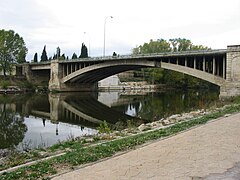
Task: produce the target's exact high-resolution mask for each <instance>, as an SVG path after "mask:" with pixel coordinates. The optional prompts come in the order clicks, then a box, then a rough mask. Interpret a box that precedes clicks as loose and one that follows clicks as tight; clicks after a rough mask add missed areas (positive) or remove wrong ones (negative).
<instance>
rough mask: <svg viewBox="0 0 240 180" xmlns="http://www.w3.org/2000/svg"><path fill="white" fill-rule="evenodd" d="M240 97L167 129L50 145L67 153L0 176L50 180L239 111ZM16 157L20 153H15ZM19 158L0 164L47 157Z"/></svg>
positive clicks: (33, 153) (56, 150)
mask: <svg viewBox="0 0 240 180" xmlns="http://www.w3.org/2000/svg"><path fill="white" fill-rule="evenodd" d="M239 100H240V99H239V98H236V99H235V101H234V105H228V106H225V107H224V108H218V109H217V110H215V111H213V112H212V113H210V114H207V115H204V116H201V117H198V118H194V119H191V120H188V121H183V122H180V123H177V124H174V125H171V126H169V127H166V128H162V129H157V130H151V131H146V132H143V133H140V134H136V135H132V136H128V137H121V138H119V139H115V140H111V141H106V142H102V141H100V139H99V137H93V138H92V139H91V140H90V139H77V140H71V141H67V142H64V143H59V144H57V145H54V146H52V147H51V148H48V149H47V150H45V151H49V152H52V153H56V152H60V150H61V152H63V151H64V152H66V153H65V154H64V155H61V156H59V157H53V158H51V159H48V160H45V161H42V162H38V163H36V164H34V165H30V166H25V167H21V168H19V169H17V170H15V171H12V172H6V173H3V174H2V175H1V176H0V179H37V178H40V179H48V177H49V176H52V175H54V174H56V173H59V172H61V171H62V170H66V169H74V168H75V167H76V166H79V165H82V164H85V163H89V162H94V161H97V160H99V159H103V158H106V157H111V156H113V155H114V154H116V153H117V152H121V151H126V150H129V149H134V148H135V147H136V146H138V145H142V144H144V143H146V142H149V141H152V140H156V139H161V138H165V137H169V136H172V135H175V134H177V133H180V132H183V131H185V130H187V129H189V128H192V127H195V126H198V125H201V124H205V123H206V122H208V121H210V120H213V119H216V118H219V117H222V116H224V115H225V114H232V113H235V112H239V111H240V101H239ZM105 136H106V138H105V139H111V137H110V136H109V135H108V134H106V135H105ZM16 157H17V156H16ZM16 157H12V160H11V161H10V162H11V163H12V164H8V165H5V167H4V166H2V167H0V168H1V169H5V168H7V167H10V166H14V165H17V164H21V163H23V162H25V161H26V159H28V160H29V159H32V160H33V159H39V158H42V157H45V156H44V154H41V153H38V152H37V151H33V152H31V153H28V154H23V155H22V156H18V159H17V161H16Z"/></svg>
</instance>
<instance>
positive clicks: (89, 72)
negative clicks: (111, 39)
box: [62, 61, 225, 86]
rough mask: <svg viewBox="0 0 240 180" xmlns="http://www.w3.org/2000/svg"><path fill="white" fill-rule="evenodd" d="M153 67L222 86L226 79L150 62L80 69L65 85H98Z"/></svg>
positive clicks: (189, 69)
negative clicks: (101, 82)
mask: <svg viewBox="0 0 240 180" xmlns="http://www.w3.org/2000/svg"><path fill="white" fill-rule="evenodd" d="M153 67H161V68H163V69H168V70H172V71H176V72H180V73H184V74H188V75H190V76H193V77H196V78H199V79H202V80H205V81H208V82H210V83H212V84H215V85H218V86H221V85H222V84H223V83H224V81H225V79H223V78H222V77H220V76H216V75H213V74H210V73H207V72H204V71H201V70H197V69H194V68H190V67H185V66H181V65H176V64H171V63H164V62H161V63H159V62H154V61H149V62H148V63H144V64H141V63H139V65H136V64H123V63H122V64H115V65H102V66H99V65H96V66H95V65H93V66H92V67H86V68H83V69H80V70H78V71H76V72H73V73H71V74H69V75H68V76H66V77H64V78H63V80H62V81H63V83H81V84H88V83H90V84H91V83H96V82H98V81H100V80H102V79H105V78H107V77H109V76H112V75H115V74H119V73H121V72H125V71H130V70H137V69H141V68H153Z"/></svg>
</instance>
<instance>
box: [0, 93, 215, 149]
mask: <svg viewBox="0 0 240 180" xmlns="http://www.w3.org/2000/svg"><path fill="white" fill-rule="evenodd" d="M218 94H219V92H212V91H196V90H188V91H177V90H168V91H166V92H143V91H129V92H120V91H119V92H91V93H90V92H89V93H87V92H86V93H85V92H84V93H83V92H82V93H59V94H24V95H23V94H21V95H0V149H12V148H13V149H17V150H20V151H23V150H29V149H32V148H41V147H47V146H51V145H53V144H55V143H57V142H59V141H64V140H67V139H72V138H74V137H77V136H85V135H93V134H96V133H97V127H99V125H100V124H101V123H102V122H103V121H106V122H107V123H108V124H109V126H110V127H111V128H112V129H116V130H121V129H123V128H126V127H127V126H129V124H131V125H134V126H138V125H140V124H142V123H144V122H151V121H155V120H159V119H161V118H164V117H167V116H170V115H173V114H178V113H183V112H189V111H192V110H196V109H206V108H208V107H210V106H213V105H214V104H215V103H216V102H217V101H218Z"/></svg>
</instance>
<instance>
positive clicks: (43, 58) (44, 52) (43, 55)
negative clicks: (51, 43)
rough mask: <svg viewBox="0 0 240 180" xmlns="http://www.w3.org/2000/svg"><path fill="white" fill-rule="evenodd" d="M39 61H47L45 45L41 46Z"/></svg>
mask: <svg viewBox="0 0 240 180" xmlns="http://www.w3.org/2000/svg"><path fill="white" fill-rule="evenodd" d="M41 61H48V57H47V52H46V45H45V46H44V48H43V52H42V55H41Z"/></svg>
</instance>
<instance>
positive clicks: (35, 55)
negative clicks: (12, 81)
mask: <svg viewBox="0 0 240 180" xmlns="http://www.w3.org/2000/svg"><path fill="white" fill-rule="evenodd" d="M33 62H38V55H37V53H35V54H34V58H33Z"/></svg>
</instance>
